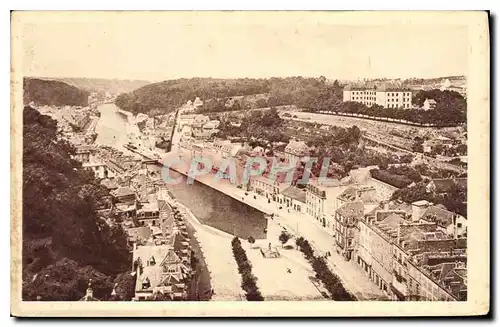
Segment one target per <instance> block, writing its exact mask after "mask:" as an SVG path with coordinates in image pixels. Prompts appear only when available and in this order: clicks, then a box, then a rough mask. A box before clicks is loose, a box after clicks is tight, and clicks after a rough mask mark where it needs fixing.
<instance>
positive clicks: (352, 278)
mask: <svg viewBox="0 0 500 327" xmlns="http://www.w3.org/2000/svg"><path fill="white" fill-rule="evenodd" d="M181 151H182V150H181ZM182 153H183V159H182V162H179V163H178V164H177V165H174V166H173V167H171V169H172V170H174V171H177V172H179V173H180V174H182V175H184V176H187V174H188V169H189V167H188V162H190V161H189V160H188V159H189V152H188V151H182ZM172 156H173V157H172ZM164 159H170V160H172V159H176V160H179V153H178V152H177V151H176V152H171V153H169V154H168V155H166V156H165V157H164ZM170 162H175V161H174V160H172V161H170ZM214 177H215V176H214V175H213V174H206V175H201V176H197V177H196V180H197V181H199V182H200V183H202V184H204V185H206V186H208V187H211V188H213V189H214V190H216V191H219V192H221V193H223V194H225V195H227V196H230V197H232V198H233V199H235V200H237V201H240V202H241V203H244V204H246V205H248V206H251V207H253V208H255V209H257V210H259V211H261V212H263V213H266V214H274V217H275V218H274V219H273V220H268V228H270V226H271V221H273V222H276V223H278V224H279V225H280V226H281V227H282V228H283V227H284V228H285V229H286V230H287V231H289V232H291V233H292V234H293V235H295V236H296V237H299V236H303V237H305V238H306V239H307V240H309V242H310V243H311V245H312V246H313V248H314V249H315V251H316V252H317V253H318V254H320V255H321V254H324V253H326V252H330V253H331V256H329V257H328V260H327V262H328V265H329V266H330V268H331V269H332V271H333V272H334V273H335V274H337V275H338V276H339V278H340V280H341V281H342V283H343V284H344V285H345V287H346V288H347V289H349V290H350V291H351V292H352V293H353V294H354V295H355V296H356V298H358V299H359V300H374V299H376V300H380V299H386V296H385V295H384V294H383V292H382V291H380V290H379V289H378V287H377V286H376V285H375V284H373V283H372V282H371V281H370V280H369V278H368V276H367V275H366V274H365V273H364V272H363V271H362V269H361V267H359V266H358V265H356V264H355V263H353V262H347V261H345V260H344V258H343V257H342V256H341V255H339V254H337V252H336V251H335V247H334V242H335V241H334V238H333V231H331V230H327V229H326V228H324V227H322V226H321V224H320V223H319V222H317V221H316V220H315V219H314V218H312V217H310V216H308V215H306V214H304V213H298V212H294V211H290V212H289V211H287V210H286V209H280V208H279V205H278V204H277V203H276V202H273V201H271V202H269V201H268V200H267V199H266V198H264V197H262V196H260V195H257V194H255V193H253V192H250V191H245V190H243V189H239V188H237V187H236V186H235V185H233V184H232V183H231V182H230V181H227V180H217V181H216V180H215V178H214ZM183 183H186V180H184V181H183ZM245 193H247V195H245ZM270 234H273V233H270V232H269V231H268V232H267V236H266V239H270V238H272V236H271V235H270ZM262 274H265V272H259V275H262ZM264 288H265V287H264Z"/></svg>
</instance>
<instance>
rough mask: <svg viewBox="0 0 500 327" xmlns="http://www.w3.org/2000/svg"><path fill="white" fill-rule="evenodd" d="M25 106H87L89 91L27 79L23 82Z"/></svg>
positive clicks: (63, 84)
mask: <svg viewBox="0 0 500 327" xmlns="http://www.w3.org/2000/svg"><path fill="white" fill-rule="evenodd" d="M23 91H24V93H23V101H24V104H25V105H28V104H29V103H31V102H34V103H35V104H36V105H42V106H43V105H47V106H66V105H68V106H87V105H88V96H89V93H88V92H87V91H83V90H80V89H79V88H77V87H74V86H72V85H68V84H66V83H63V82H59V81H50V80H41V79H36V78H25V79H24V80H23Z"/></svg>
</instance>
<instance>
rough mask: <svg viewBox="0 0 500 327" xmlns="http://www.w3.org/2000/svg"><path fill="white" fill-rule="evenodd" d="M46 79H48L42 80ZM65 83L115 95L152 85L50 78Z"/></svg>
mask: <svg viewBox="0 0 500 327" xmlns="http://www.w3.org/2000/svg"><path fill="white" fill-rule="evenodd" d="M40 79H46V78H40ZM50 79H51V80H56V81H60V82H64V83H66V84H69V85H73V86H76V87H78V88H79V89H82V90H86V91H89V92H110V93H114V94H120V93H127V92H132V91H134V90H136V89H138V88H140V87H143V86H145V85H148V84H151V82H149V81H142V80H120V79H104V78H50Z"/></svg>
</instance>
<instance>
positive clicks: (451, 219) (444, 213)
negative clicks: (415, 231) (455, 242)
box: [412, 200, 467, 238]
mask: <svg viewBox="0 0 500 327" xmlns="http://www.w3.org/2000/svg"><path fill="white" fill-rule="evenodd" d="M412 209H413V211H412V217H413V219H414V220H415V221H418V220H423V221H427V222H433V223H436V224H437V226H438V228H439V229H440V230H441V231H443V232H444V233H446V234H447V235H448V236H450V237H454V238H464V237H467V219H466V218H465V217H463V216H461V215H459V214H456V213H454V212H451V211H449V210H446V208H445V207H444V206H442V205H433V204H432V203H430V202H428V201H425V200H420V201H416V202H413V203H412Z"/></svg>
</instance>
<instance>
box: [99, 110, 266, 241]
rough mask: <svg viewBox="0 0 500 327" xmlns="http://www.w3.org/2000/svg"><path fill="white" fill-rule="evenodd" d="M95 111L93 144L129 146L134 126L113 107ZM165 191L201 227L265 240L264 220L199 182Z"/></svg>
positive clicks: (175, 174) (158, 169) (246, 206)
mask: <svg viewBox="0 0 500 327" xmlns="http://www.w3.org/2000/svg"><path fill="white" fill-rule="evenodd" d="M99 111H100V112H101V117H100V118H99V122H98V123H97V126H96V133H97V134H98V136H97V138H96V143H97V144H102V145H108V146H112V147H115V148H117V149H118V150H120V151H123V150H124V148H123V144H126V143H128V142H129V137H128V136H127V134H128V133H131V132H132V133H133V132H135V126H131V124H129V123H128V120H127V117H125V116H124V115H122V114H120V113H118V108H117V107H116V106H115V105H114V104H111V103H108V104H104V105H101V106H100V107H99ZM148 170H156V171H160V170H161V167H159V166H154V165H148ZM170 176H171V177H173V178H175V177H177V176H178V173H177V172H173V171H171V172H170ZM169 189H170V191H171V192H172V194H173V195H174V196H175V197H176V198H177V200H178V201H179V202H181V203H182V204H184V205H185V206H187V207H188V208H190V209H191V211H192V212H193V213H194V214H195V215H196V216H197V217H198V219H199V220H200V221H201V222H203V223H204V224H207V225H210V226H212V227H215V228H217V229H220V230H222V231H224V232H227V233H230V234H233V235H236V236H238V237H241V238H243V239H247V238H248V237H250V236H252V237H254V238H256V239H262V238H265V237H266V232H265V229H266V226H267V220H266V218H265V217H264V214H263V213H262V212H260V211H259V210H256V209H254V208H252V207H250V206H248V205H246V204H244V203H241V202H239V201H237V200H235V199H233V198H231V197H229V196H227V195H225V194H223V193H221V192H219V191H216V190H214V189H212V188H211V187H208V186H206V185H204V184H201V183H199V182H195V183H193V184H187V183H180V184H178V185H169Z"/></svg>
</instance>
